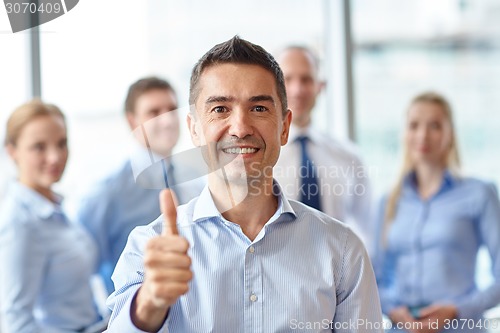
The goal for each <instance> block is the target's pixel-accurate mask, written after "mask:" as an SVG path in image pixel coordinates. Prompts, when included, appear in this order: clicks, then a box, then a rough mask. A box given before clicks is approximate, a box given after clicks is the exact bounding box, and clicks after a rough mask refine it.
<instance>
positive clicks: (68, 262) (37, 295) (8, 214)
mask: <svg viewBox="0 0 500 333" xmlns="http://www.w3.org/2000/svg"><path fill="white" fill-rule="evenodd" d="M0 212H2V213H1V216H0V263H1V269H0V306H1V316H0V318H1V320H2V332H15V333H56V332H57V333H63V332H75V331H76V330H79V329H81V328H83V327H86V326H88V325H90V324H93V323H95V322H97V321H98V320H99V318H98V314H97V310H96V308H95V306H94V303H93V296H92V291H91V288H90V284H89V278H90V276H91V274H92V272H93V270H94V265H95V255H96V251H95V247H94V244H93V243H92V240H91V238H90V237H88V236H87V235H86V234H85V232H84V231H83V230H82V229H80V228H78V227H77V226H75V225H71V224H69V223H68V220H67V219H66V217H65V215H64V213H63V212H62V211H61V207H60V205H59V204H54V203H52V202H50V201H49V200H47V199H46V198H45V197H43V196H42V195H40V194H39V193H37V192H35V191H33V190H31V189H29V188H27V187H25V186H23V185H21V184H20V183H13V184H11V186H10V188H9V191H8V192H7V195H6V197H5V201H4V202H3V204H2V206H1V207H0Z"/></svg>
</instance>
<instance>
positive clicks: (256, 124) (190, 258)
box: [108, 37, 383, 333]
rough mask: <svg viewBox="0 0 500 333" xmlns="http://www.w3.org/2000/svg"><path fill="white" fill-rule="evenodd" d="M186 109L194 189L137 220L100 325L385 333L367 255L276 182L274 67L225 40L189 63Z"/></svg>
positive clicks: (280, 103)
mask: <svg viewBox="0 0 500 333" xmlns="http://www.w3.org/2000/svg"><path fill="white" fill-rule="evenodd" d="M190 103H191V104H192V105H194V110H193V111H192V113H191V114H190V115H189V116H188V126H189V130H190V133H191V138H192V140H193V143H194V144H195V145H196V146H198V147H200V150H201V153H202V154H203V157H204V159H205V161H206V163H207V165H208V167H209V171H210V174H209V176H208V185H207V187H205V189H204V190H203V191H202V193H201V195H200V196H199V197H198V198H196V199H193V200H192V201H190V202H189V203H188V204H186V205H182V206H180V207H178V208H177V211H176V208H175V206H174V204H173V200H172V197H171V192H170V191H168V190H167V191H164V192H162V195H161V196H160V203H161V205H162V212H163V215H162V216H160V217H159V218H158V219H157V220H156V221H154V222H152V223H151V224H149V225H148V226H143V227H138V228H136V229H135V230H134V231H133V232H132V233H131V235H130V238H129V241H128V244H127V246H126V248H125V250H124V252H123V254H122V256H121V258H120V261H119V262H118V265H117V267H116V270H115V272H114V274H113V280H114V282H115V285H116V287H117V290H116V291H115V293H113V295H111V297H110V298H109V299H108V305H109V306H110V308H111V309H112V310H113V314H112V318H111V321H110V324H109V329H108V331H109V332H120V333H127V332H182V333H190V332H193V333H195V332H196V333H199V332H266V333H267V332H290V331H294V332H303V331H307V332H311V331H316V332H332V331H335V332H382V331H383V330H382V326H381V320H382V319H381V311H380V305H379V300H378V294H377V290H376V285H375V279H374V275H373V271H372V268H371V264H370V261H369V259H368V256H367V254H366V251H365V249H364V247H363V245H362V243H361V241H360V240H359V239H358V238H357V237H356V235H355V234H354V233H353V232H352V231H351V230H350V229H349V228H348V227H347V226H345V225H343V224H342V223H340V222H338V221H337V220H335V219H333V218H331V217H329V216H327V215H325V214H322V213H320V212H318V211H316V210H314V209H312V208H309V207H308V206H306V205H304V204H302V203H299V202H297V201H293V200H288V199H287V198H286V197H285V196H284V195H283V193H282V191H281V188H280V186H279V184H278V183H277V182H276V181H275V180H274V179H273V173H272V168H273V166H274V165H275V164H276V161H277V159H278V156H279V152H280V149H281V146H283V145H284V144H286V142H287V140H288V131H289V128H290V123H291V117H292V116H291V112H290V111H289V110H288V108H287V101H286V92H285V85H284V79H283V73H282V72H281V69H280V68H279V66H278V64H277V63H276V61H275V60H274V58H273V57H272V56H271V55H270V54H269V53H268V52H266V51H265V50H264V49H263V48H261V47H260V46H257V45H254V44H252V43H250V42H248V41H245V40H243V39H240V38H238V37H234V38H232V39H231V40H229V41H227V42H224V43H222V44H219V45H216V46H215V47H213V48H212V49H211V50H210V51H208V53H206V54H205V55H204V56H203V57H202V58H201V59H200V60H199V61H198V63H197V64H196V65H195V67H194V69H193V72H192V76H191V85H190Z"/></svg>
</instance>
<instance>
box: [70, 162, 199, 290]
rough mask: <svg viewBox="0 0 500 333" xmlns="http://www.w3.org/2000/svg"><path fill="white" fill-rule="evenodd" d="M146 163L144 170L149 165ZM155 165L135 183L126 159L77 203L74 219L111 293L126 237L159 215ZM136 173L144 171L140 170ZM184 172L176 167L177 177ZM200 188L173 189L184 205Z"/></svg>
mask: <svg viewBox="0 0 500 333" xmlns="http://www.w3.org/2000/svg"><path fill="white" fill-rule="evenodd" d="M132 162H136V161H135V160H132ZM147 162H148V163H146V164H145V165H144V166H143V168H144V169H146V168H147V167H149V166H150V163H149V161H147ZM154 166H155V167H156V169H158V170H156V169H153V171H154V172H145V173H143V174H141V176H144V177H141V178H140V179H139V180H136V175H135V172H136V169H134V170H133V168H132V165H131V160H128V159H127V160H126V161H125V162H124V163H121V165H120V166H119V167H118V168H117V169H115V170H114V171H113V172H111V173H110V174H109V175H108V176H106V177H105V178H103V179H102V180H100V181H99V182H97V183H95V184H92V185H91V188H90V189H89V191H88V192H87V193H85V195H84V196H82V198H80V200H79V202H78V208H77V212H76V216H75V219H76V220H77V221H78V222H79V223H80V224H81V225H83V226H84V227H85V228H86V229H87V231H88V232H89V233H90V234H91V235H92V236H93V238H94V240H95V241H96V243H97V245H98V250H99V264H98V265H99V268H98V270H99V274H100V276H101V277H102V279H103V281H104V283H105V285H106V289H107V291H108V293H110V294H111V293H112V292H113V291H114V287H113V282H112V281H111V274H112V273H113V270H114V268H115V265H116V263H117V262H118V258H119V257H120V254H121V253H122V251H123V248H124V247H125V244H126V243H127V238H128V235H129V234H130V232H131V231H132V230H133V229H134V228H135V227H137V226H139V225H144V224H147V223H149V222H151V221H153V220H154V219H156V218H157V217H158V215H160V213H161V211H160V204H159V201H158V195H159V194H160V189H161V188H165V181H164V175H163V171H162V170H163V169H162V168H161V166H162V165H161V164H156V165H154ZM139 170H140V171H143V169H141V168H139ZM156 171H159V172H156ZM185 171H186V170H185V169H183V168H182V167H180V166H179V167H176V168H175V172H176V173H177V174H176V175H177V177H178V178H182V176H183V175H182V173H183V172H185ZM179 173H180V175H179ZM184 178H186V177H184ZM193 178H194V177H193ZM193 184H194V185H193ZM157 185H159V186H157ZM202 188H203V183H202V182H200V181H198V182H196V181H195V182H190V183H186V184H180V185H178V186H174V187H173V189H174V190H175V192H176V194H177V195H178V199H179V202H180V203H186V202H187V201H188V200H190V199H192V198H194V197H196V196H197V195H199V193H200V192H201V190H202Z"/></svg>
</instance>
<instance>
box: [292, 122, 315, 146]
mask: <svg viewBox="0 0 500 333" xmlns="http://www.w3.org/2000/svg"><path fill="white" fill-rule="evenodd" d="M317 133H318V132H317V131H313V130H312V127H311V126H307V127H297V126H295V125H293V124H291V125H290V133H289V134H288V142H295V140H297V138H298V137H300V136H307V137H308V138H309V140H310V141H311V142H318V140H319V138H318V136H317Z"/></svg>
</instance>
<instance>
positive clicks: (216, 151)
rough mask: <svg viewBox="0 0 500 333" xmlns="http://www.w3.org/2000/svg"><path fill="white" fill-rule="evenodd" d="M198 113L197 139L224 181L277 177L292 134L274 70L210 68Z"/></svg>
mask: <svg viewBox="0 0 500 333" xmlns="http://www.w3.org/2000/svg"><path fill="white" fill-rule="evenodd" d="M198 88H199V90H198V91H199V94H198V97H197V99H196V102H195V108H196V111H195V112H196V114H195V115H190V116H189V117H188V125H189V128H190V132H191V137H192V140H193V143H194V144H195V145H196V146H204V145H207V147H208V149H206V150H205V149H203V151H204V157H205V160H206V161H207V163H208V165H209V168H210V169H211V170H212V171H215V170H217V169H219V168H220V167H224V173H222V172H220V173H219V172H218V173H217V174H218V175H219V176H220V177H223V178H224V180H225V181H230V182H233V183H234V182H237V183H240V182H241V183H248V182H249V181H251V180H252V179H262V177H272V167H273V166H274V165H275V164H276V161H277V159H278V156H279V151H280V147H281V146H282V145H284V144H286V142H287V140H288V130H289V126H290V121H291V114H290V112H287V113H286V115H285V116H283V114H282V108H281V102H280V100H279V97H278V93H277V89H276V81H275V79H274V76H273V75H272V74H271V73H270V72H268V71H267V70H265V69H264V68H262V67H260V66H257V65H246V64H232V63H227V64H221V65H213V66H211V67H208V68H206V69H205V70H204V71H203V73H202V75H201V77H200V80H199V82H198Z"/></svg>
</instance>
